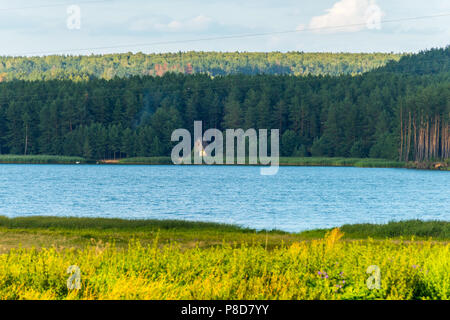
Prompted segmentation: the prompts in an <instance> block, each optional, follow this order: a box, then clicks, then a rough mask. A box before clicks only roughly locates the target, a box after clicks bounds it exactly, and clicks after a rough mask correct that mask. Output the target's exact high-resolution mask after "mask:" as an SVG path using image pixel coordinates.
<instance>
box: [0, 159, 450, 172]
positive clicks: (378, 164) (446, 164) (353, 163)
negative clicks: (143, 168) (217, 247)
mask: <svg viewBox="0 0 450 320" xmlns="http://www.w3.org/2000/svg"><path fill="white" fill-rule="evenodd" d="M77 162H79V163H95V162H96V161H94V160H86V159H83V158H81V157H66V156H49V155H29V156H21V155H0V163H24V164H74V163H77ZM235 162H236V161H235ZM246 163H247V164H248V157H247V159H246ZM436 163H440V164H441V165H443V166H442V167H441V168H440V170H443V171H448V170H450V160H446V161H442V162H424V163H415V162H401V161H394V160H386V159H370V158H342V157H341V158H327V157H303V158H302V157H281V158H280V165H281V166H323V167H325V166H328V167H359V168H409V169H434V165H435V164H436ZM118 164H127V165H172V164H173V163H172V160H171V158H170V157H135V158H124V159H120V160H118Z"/></svg>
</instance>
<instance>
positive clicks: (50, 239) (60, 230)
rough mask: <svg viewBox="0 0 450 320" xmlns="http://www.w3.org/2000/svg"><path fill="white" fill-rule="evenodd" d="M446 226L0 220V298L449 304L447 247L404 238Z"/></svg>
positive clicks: (440, 233) (442, 232) (444, 235)
mask: <svg viewBox="0 0 450 320" xmlns="http://www.w3.org/2000/svg"><path fill="white" fill-rule="evenodd" d="M449 224H450V223H449V222H437V221H434V222H421V221H406V222H396V223H390V224H386V225H370V224H361V225H353V226H350V225H349V226H343V227H342V228H341V230H339V229H334V230H315V231H308V232H304V233H299V234H290V233H284V232H280V231H272V232H267V233H266V232H265V231H260V232H257V231H255V230H251V229H243V228H239V227H236V226H232V225H223V224H214V223H200V222H185V221H155V220H147V221H144V220H141V221H129V220H119V219H80V218H52V217H31V218H16V219H8V218H5V217H1V218H0V248H1V249H2V252H3V253H7V254H0V299H449V298H450V258H449V257H450V245H449V243H448V242H447V241H430V240H427V241H424V240H420V241H417V240H413V241H412V240H411V236H413V235H414V236H418V237H430V236H433V237H436V238H440V239H442V240H444V239H446V240H448V239H449ZM342 232H345V234H343V233H342ZM368 235H370V236H374V237H376V238H378V239H384V238H385V237H387V236H391V235H392V236H393V237H395V238H396V239H394V240H386V239H385V240H370V239H368V238H367V237H368ZM400 237H404V239H409V240H408V241H403V240H400ZM356 238H360V239H365V240H351V239H356ZM345 239H347V240H345ZM71 265H76V266H78V267H79V268H80V270H81V289H80V290H68V288H67V285H66V283H67V278H68V277H69V275H68V274H67V273H66V271H67V268H68V267H69V266H71ZM371 265H377V266H378V267H379V268H380V270H381V288H380V289H379V290H370V289H368V288H367V286H366V280H367V278H368V277H369V275H368V274H367V273H366V270H367V268H368V267H369V266H371Z"/></svg>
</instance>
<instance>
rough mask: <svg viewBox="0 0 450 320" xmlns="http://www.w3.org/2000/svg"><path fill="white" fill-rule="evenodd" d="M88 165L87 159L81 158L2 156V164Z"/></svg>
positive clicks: (0, 158)
mask: <svg viewBox="0 0 450 320" xmlns="http://www.w3.org/2000/svg"><path fill="white" fill-rule="evenodd" d="M77 162H79V163H86V162H87V161H86V159H84V158H80V157H66V156H49V155H29V156H23V155H11V154H8V155H0V163H24V164H75V163H77Z"/></svg>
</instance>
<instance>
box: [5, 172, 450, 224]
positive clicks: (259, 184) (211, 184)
mask: <svg viewBox="0 0 450 320" xmlns="http://www.w3.org/2000/svg"><path fill="white" fill-rule="evenodd" d="M0 215H4V216H9V217H17V216H31V215H51V216H78V217H106V218H112V217H114V218H123V219H182V220H193V221H212V222H224V223H233V224H238V225H241V226H246V227H251V228H256V229H273V228H276V229H280V230H285V231H293V232H296V231H302V230H308V229H315V228H327V227H335V226H340V225H342V224H348V223H362V222H370V223H384V222H388V221H392V220H396V221H398V220H406V219H423V220H430V219H432V220H434V219H439V220H450V172H439V171H421V170H407V169H364V168H347V167H281V168H280V170H279V172H278V174H277V175H275V176H261V175H260V174H259V168H258V167H250V166H114V165H12V164H11V165H10V164H7V165H0Z"/></svg>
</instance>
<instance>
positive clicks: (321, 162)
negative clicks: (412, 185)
mask: <svg viewBox="0 0 450 320" xmlns="http://www.w3.org/2000/svg"><path fill="white" fill-rule="evenodd" d="M280 164H281V165H291V166H331V167H334V166H336V167H361V168H405V167H406V163H405V162H399V161H393V160H386V159H369V158H367V159H361V158H326V157H311V158H299V157H281V158H280Z"/></svg>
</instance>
